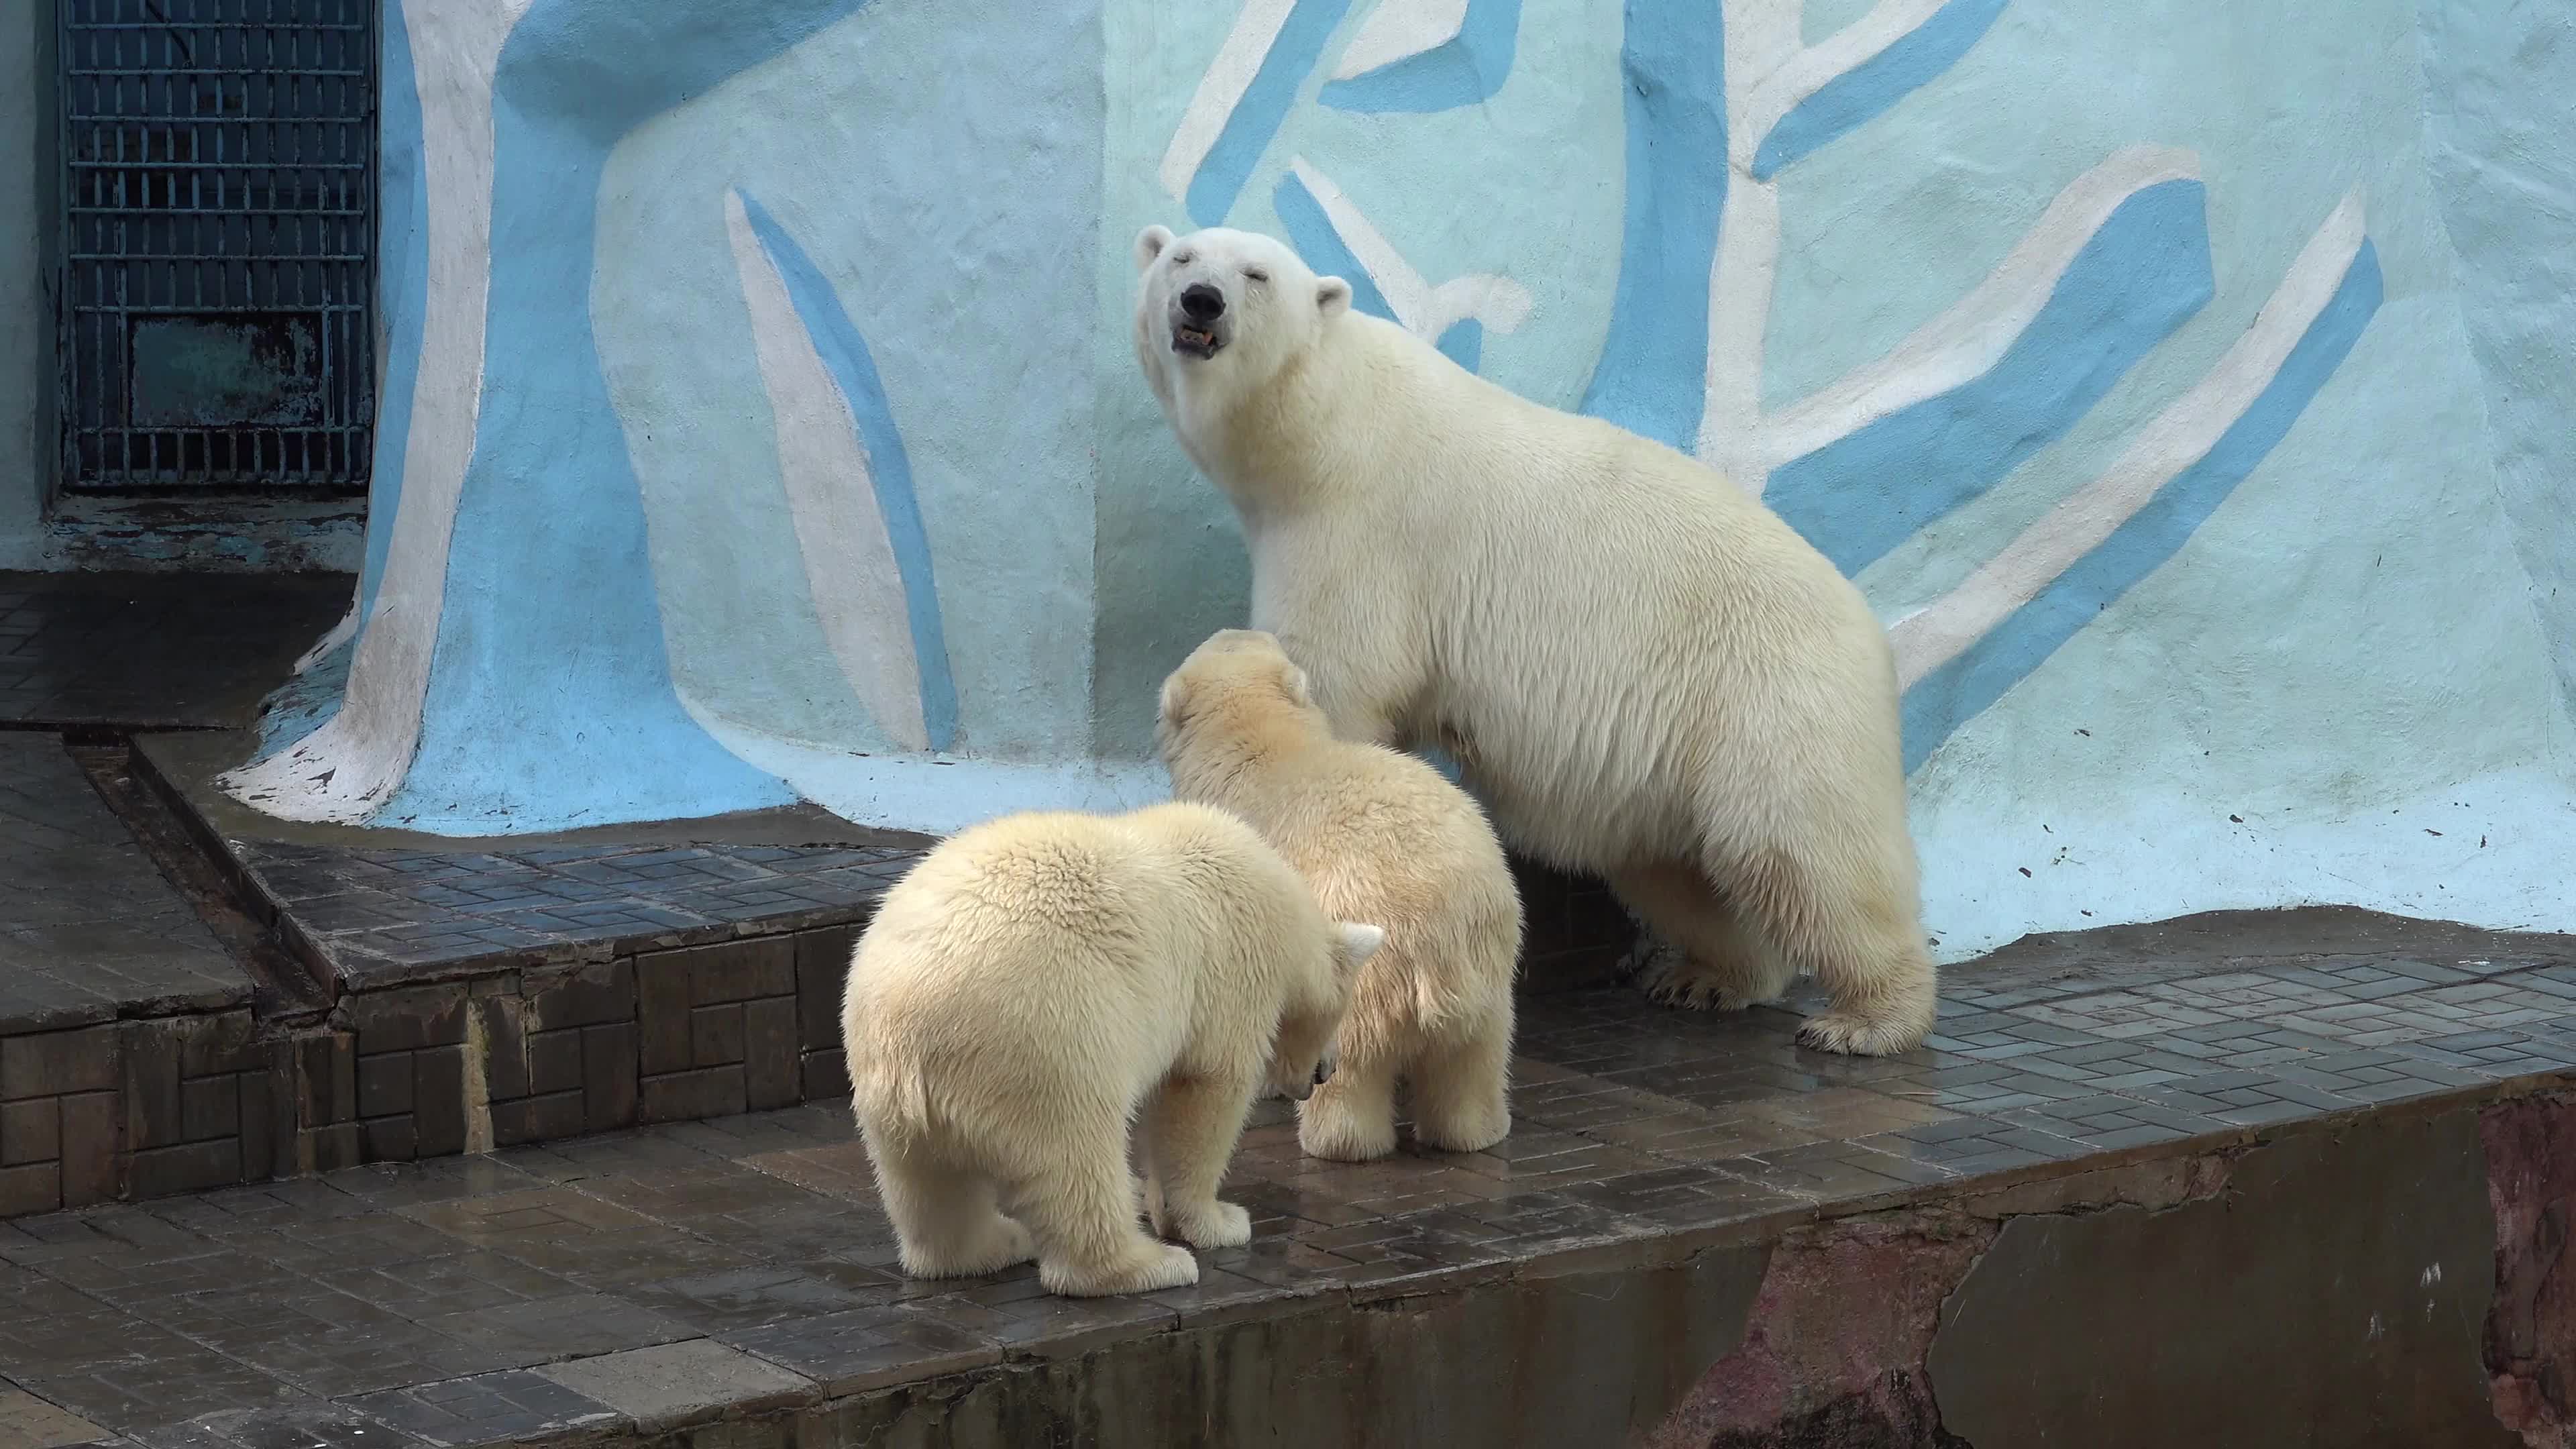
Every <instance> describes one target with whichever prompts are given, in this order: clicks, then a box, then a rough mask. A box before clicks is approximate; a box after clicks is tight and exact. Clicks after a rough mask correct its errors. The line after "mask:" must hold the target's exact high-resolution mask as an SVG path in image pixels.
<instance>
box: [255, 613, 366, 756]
mask: <svg viewBox="0 0 2576 1449" xmlns="http://www.w3.org/2000/svg"><path fill="white" fill-rule="evenodd" d="M357 653H358V641H357V639H356V638H355V637H354V636H352V637H350V638H347V639H343V640H341V641H340V643H339V644H338V646H337V647H335V648H333V649H332V650H331V652H329V653H328V654H325V655H323V656H322V657H321V658H319V659H316V660H314V661H313V663H312V665H311V666H310V667H309V668H307V669H306V670H305V671H304V672H303V673H301V674H298V675H296V676H295V677H294V678H292V679H289V680H288V681H286V682H285V683H284V684H281V685H279V686H278V687H277V688H275V689H273V690H271V691H269V695H268V698H266V699H264V700H261V701H260V705H259V726H258V733H259V743H258V746H257V748H255V749H254V750H252V752H251V756H250V761H249V763H255V762H257V761H260V760H265V759H267V758H268V757H269V756H271V755H274V754H276V753H277V752H278V751H280V750H283V749H285V748H287V747H288V746H290V745H292V744H294V743H295V742H296V741H297V740H300V739H302V738H304V737H305V736H306V735H309V734H311V733H313V732H314V731H315V730H318V729H320V728H322V726H324V725H326V724H328V723H330V722H331V717H332V716H333V715H336V714H338V713H339V712H340V700H341V696H342V695H344V694H345V693H346V692H347V691H348V688H349V661H350V660H352V659H354V658H356V657H357Z"/></svg>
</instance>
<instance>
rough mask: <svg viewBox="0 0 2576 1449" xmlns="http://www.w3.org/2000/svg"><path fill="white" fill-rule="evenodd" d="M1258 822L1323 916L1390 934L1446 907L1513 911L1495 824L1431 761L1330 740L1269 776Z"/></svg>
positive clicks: (1469, 911) (1513, 896) (1467, 911)
mask: <svg viewBox="0 0 2576 1449" xmlns="http://www.w3.org/2000/svg"><path fill="white" fill-rule="evenodd" d="M1270 796H1271V798H1270V800H1269V802H1268V805H1269V809H1268V811H1267V812H1266V814H1267V816H1268V818H1267V819H1265V821H1264V822H1263V823H1264V825H1265V826H1266V827H1267V833H1268V834H1269V836H1270V838H1271V839H1272V840H1273V841H1274V842H1275V843H1276V844H1277V845H1278V847H1279V849H1280V853H1281V854H1283V855H1285V856H1287V857H1288V858H1289V860H1290V862H1291V863H1292V864H1294V865H1295V866H1296V867H1297V868H1298V869H1299V870H1300V871H1301V872H1303V873H1304V874H1305V876H1306V878H1307V879H1309V880H1311V881H1313V882H1314V883H1315V891H1316V895H1317V896H1318V897H1319V899H1320V901H1321V903H1322V905H1323V906H1324V908H1325V911H1326V913H1327V914H1329V915H1332V916H1335V917H1337V918H1340V919H1345V920H1364V921H1373V922H1377V923H1379V924H1382V925H1384V926H1386V927H1387V928H1388V930H1389V931H1391V932H1392V931H1396V930H1398V929H1399V928H1400V927H1401V926H1402V925H1404V924H1406V923H1409V922H1419V921H1423V920H1427V919H1430V918H1432V917H1434V916H1437V915H1440V914H1442V913H1451V914H1460V913H1463V914H1478V913H1483V914H1496V913H1504V914H1513V915H1517V912H1518V909H1519V906H1518V898H1517V896H1516V894H1515V893H1514V890H1513V887H1512V884H1511V873H1510V866H1509V865H1508V864H1507V863H1506V862H1505V860H1504V857H1503V848H1502V844H1501V842H1500V841H1499V840H1497V839H1496V838H1495V835H1494V829H1493V825H1492V824H1491V822H1489V821H1488V820H1487V819H1486V818H1485V813H1484V811H1483V809H1482V808H1480V807H1479V806H1478V805H1477V804H1476V802H1475V800H1474V799H1473V798H1472V797H1470V796H1469V795H1468V794H1467V793H1466V792H1465V791H1463V790H1461V789H1459V788H1458V787H1457V786H1455V785H1452V784H1450V783H1449V782H1448V781H1447V780H1446V779H1444V778H1442V777H1441V775H1440V772H1439V771H1437V770H1434V769H1433V768H1431V766H1430V765H1428V764H1425V763H1424V762H1423V761H1421V760H1419V759H1416V758H1414V757H1413V756H1411V755H1408V754H1404V753H1402V752H1401V751H1397V750H1391V749H1387V748H1384V747H1382V746H1378V745H1368V744H1358V743H1353V742H1350V741H1343V740H1336V741H1333V742H1331V743H1330V744H1327V745H1323V746H1319V747H1316V748H1315V749H1313V750H1311V751H1309V752H1308V757H1307V760H1306V762H1305V766H1304V768H1303V769H1295V770H1288V771H1283V772H1281V774H1280V776H1279V778H1278V779H1276V780H1275V781H1272V782H1270Z"/></svg>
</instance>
